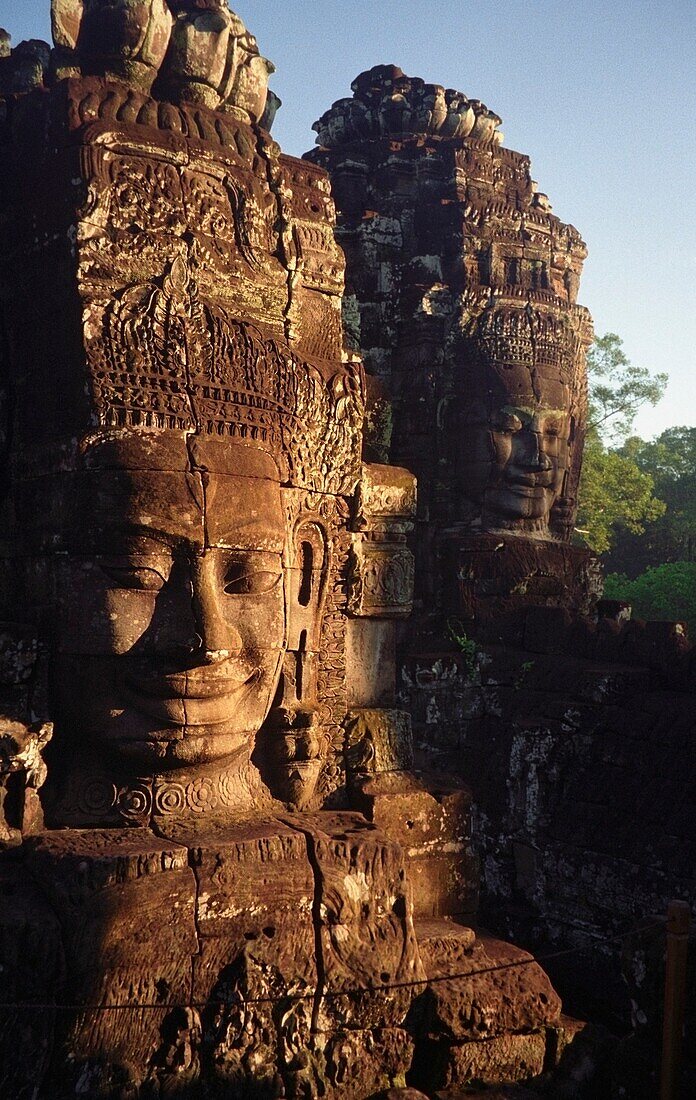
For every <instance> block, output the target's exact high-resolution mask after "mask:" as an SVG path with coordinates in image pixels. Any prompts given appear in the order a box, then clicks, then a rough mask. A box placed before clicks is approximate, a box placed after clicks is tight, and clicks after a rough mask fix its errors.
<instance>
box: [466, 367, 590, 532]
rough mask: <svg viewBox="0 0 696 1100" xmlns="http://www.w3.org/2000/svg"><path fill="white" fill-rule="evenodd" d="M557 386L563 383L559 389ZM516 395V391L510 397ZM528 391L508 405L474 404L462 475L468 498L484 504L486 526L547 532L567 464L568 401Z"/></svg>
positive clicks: (468, 415)
mask: <svg viewBox="0 0 696 1100" xmlns="http://www.w3.org/2000/svg"><path fill="white" fill-rule="evenodd" d="M558 389H559V390H562V389H564V387H558ZM512 396H518V395H511V397H512ZM549 396H550V397H552V398H555V399H556V400H555V401H554V402H553V404H550V403H549V404H546V403H544V402H543V401H542V402H539V401H537V400H535V399H534V398H533V397H531V396H530V395H525V396H523V397H522V398H521V399H520V398H519V397H518V400H516V401H511V403H510V404H507V403H503V404H495V405H493V407H492V408H491V407H489V406H487V404H486V403H485V402H484V401H477V402H473V403H472V404H471V405H469V406H468V408H467V409H466V411H465V414H464V416H463V418H462V422H461V437H460V443H459V454H460V476H461V486H462V491H463V493H464V495H465V496H467V497H468V498H469V499H472V500H474V501H476V502H478V503H479V504H480V505H481V514H482V524H483V527H484V528H485V529H488V530H495V529H497V528H500V529H504V530H509V531H512V532H516V531H517V532H519V533H525V534H530V533H531V534H537V535H541V536H542V537H543V536H544V535H547V534H548V530H549V521H550V518H551V511H552V509H553V507H554V505H555V504H556V502H557V501H558V500H559V498H560V497H561V496H562V495H563V492H564V486H565V481H566V476H567V472H568V468H569V440H570V432H571V423H570V415H569V412H568V408H569V404H568V403H567V400H566V401H561V400H558V398H563V397H564V396H565V395H564V394H563V393H555V392H554V393H552V394H550V395H549Z"/></svg>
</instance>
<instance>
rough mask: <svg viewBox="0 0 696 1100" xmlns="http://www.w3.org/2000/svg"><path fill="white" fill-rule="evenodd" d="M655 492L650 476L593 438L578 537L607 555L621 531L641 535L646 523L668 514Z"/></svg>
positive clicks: (588, 449) (585, 467) (587, 450)
mask: <svg viewBox="0 0 696 1100" xmlns="http://www.w3.org/2000/svg"><path fill="white" fill-rule="evenodd" d="M654 489H655V483H654V481H653V479H652V477H651V476H650V474H646V473H643V471H642V470H641V469H640V468H639V467H638V466H637V465H636V463H635V462H633V461H631V459H630V458H626V457H624V455H622V454H620V453H619V452H618V451H615V450H609V449H608V448H606V447H605V446H604V444H603V443H602V441H601V439H599V438H598V437H597V436H596V435H592V434H591V435H590V436H589V437H588V440H587V443H586V445H585V459H584V465H583V471H582V481H581V485H580V508H579V510H578V520H577V527H576V531H577V533H578V535H580V537H581V538H582V540H583V542H584V543H585V544H586V545H587V546H589V547H590V549H592V550H594V551H596V553H598V554H604V553H606V551H607V550H609V549H610V548H611V546H612V541H613V539H614V537H615V533H616V531H617V529H621V528H623V529H624V530H628V531H631V532H633V533H635V534H641V533H642V532H643V531H644V530H645V524H646V523H649V522H651V521H652V520H655V519H657V518H658V517H659V516H661V515H662V514H663V513H664V511H665V505H664V504H663V502H662V501H661V500H657V499H656V498H655V496H654Z"/></svg>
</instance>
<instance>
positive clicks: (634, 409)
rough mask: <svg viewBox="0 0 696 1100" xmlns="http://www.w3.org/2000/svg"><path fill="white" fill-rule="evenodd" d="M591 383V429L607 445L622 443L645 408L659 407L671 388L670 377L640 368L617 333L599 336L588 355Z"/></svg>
mask: <svg viewBox="0 0 696 1100" xmlns="http://www.w3.org/2000/svg"><path fill="white" fill-rule="evenodd" d="M587 370H588V375H589V382H590V415H589V429H590V433H591V434H597V435H599V436H600V438H602V439H603V440H604V442H605V444H606V445H616V444H618V443H620V442H621V441H622V440H623V439H625V438H626V436H627V435H628V434H629V432H630V431H631V428H632V427H633V422H634V420H635V418H636V415H637V413H638V411H639V410H640V409H641V408H642V406H643V405H656V404H657V403H658V401H659V400H660V399H661V398H662V396H663V395H664V392H665V389H666V388H667V381H668V378H667V375H666V374H651V373H650V371H649V370H648V369H647V367H636V366H634V365H633V363H631V361H630V359H629V358H628V356H627V355H626V353H625V352H624V350H623V340H622V339H621V337H620V336H617V335H616V333H615V332H607V333H605V334H604V336H598V337H597V338H596V340H595V342H594V344H593V345H592V347H591V348H590V350H589V353H588V356H587Z"/></svg>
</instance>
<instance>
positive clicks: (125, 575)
mask: <svg viewBox="0 0 696 1100" xmlns="http://www.w3.org/2000/svg"><path fill="white" fill-rule="evenodd" d="M100 565H101V568H102V570H103V572H104V573H106V575H107V577H108V578H109V579H110V580H112V581H113V582H114V584H115V585H116V587H117V588H130V589H134V590H136V591H139V592H159V591H160V589H161V588H163V587H164V585H165V584H166V579H165V577H163V576H162V574H161V573H160V572H159V571H158V570H157V569H152V568H150V567H149V566H143V565H115V564H112V563H110V562H101V563H100Z"/></svg>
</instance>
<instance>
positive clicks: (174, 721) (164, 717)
mask: <svg viewBox="0 0 696 1100" xmlns="http://www.w3.org/2000/svg"><path fill="white" fill-rule="evenodd" d="M258 675H259V670H258V669H251V670H249V669H248V668H246V669H245V668H242V667H239V666H237V667H234V668H233V669H230V667H229V666H227V667H226V668H224V669H222V670H213V669H212V668H199V669H194V670H191V671H190V672H188V671H187V672H177V673H172V674H168V675H160V676H133V675H131V676H128V677H127V678H126V680H125V684H124V686H125V689H126V691H127V693H128V695H129V696H130V697H131V701H132V703H133V705H134V706H135V707H136V708H137V709H138V710H140V711H141V712H142V713H144V714H147V715H148V716H149V717H150V718H154V719H156V720H157V721H160V722H163V723H165V724H167V725H174V726H212V725H219V724H220V723H223V722H229V721H230V720H231V719H232V718H233V717H234V714H235V712H236V711H237V710H238V708H239V706H240V704H241V702H242V700H243V698H244V697H245V696H246V694H247V693H248V691H249V690H250V689H251V688H252V687H253V685H254V684H255V682H256V680H257V679H258Z"/></svg>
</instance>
